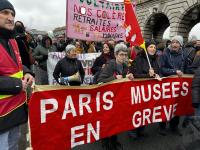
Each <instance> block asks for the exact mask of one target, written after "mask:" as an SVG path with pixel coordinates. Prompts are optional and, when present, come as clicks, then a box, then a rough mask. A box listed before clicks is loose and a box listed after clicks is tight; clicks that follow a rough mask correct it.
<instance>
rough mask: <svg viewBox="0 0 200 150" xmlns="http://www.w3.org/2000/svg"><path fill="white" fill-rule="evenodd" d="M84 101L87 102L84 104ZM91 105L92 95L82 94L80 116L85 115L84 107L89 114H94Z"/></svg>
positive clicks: (80, 96) (80, 97)
mask: <svg viewBox="0 0 200 150" xmlns="http://www.w3.org/2000/svg"><path fill="white" fill-rule="evenodd" d="M83 99H86V101H85V102H83ZM90 103H91V95H90V94H80V95H79V108H80V115H81V116H82V115H83V107H85V108H86V109H87V112H88V113H92V110H91V108H90V106H89V104H90Z"/></svg>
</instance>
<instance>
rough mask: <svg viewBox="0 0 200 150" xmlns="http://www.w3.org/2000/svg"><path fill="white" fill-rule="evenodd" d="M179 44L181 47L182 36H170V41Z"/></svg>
mask: <svg viewBox="0 0 200 150" xmlns="http://www.w3.org/2000/svg"><path fill="white" fill-rule="evenodd" d="M177 41H178V43H179V44H180V46H181V47H183V37H182V36H180V35H176V36H174V37H172V39H171V42H177Z"/></svg>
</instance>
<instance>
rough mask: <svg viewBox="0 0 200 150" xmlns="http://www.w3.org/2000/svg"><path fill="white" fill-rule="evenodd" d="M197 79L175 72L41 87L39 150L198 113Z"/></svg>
mask: <svg viewBox="0 0 200 150" xmlns="http://www.w3.org/2000/svg"><path fill="white" fill-rule="evenodd" d="M122 81H123V82H122ZM191 81H192V78H191V77H183V78H176V77H171V78H164V79H163V80H162V81H157V80H155V79H149V80H135V81H124V80H121V81H119V82H112V83H107V84H103V85H95V86H85V87H64V86H36V90H37V91H36V92H35V93H34V94H33V96H32V98H31V101H30V103H29V110H30V111H29V115H30V128H31V139H32V146H33V149H34V150H57V149H59V150H66V149H70V148H73V147H75V146H77V145H81V144H86V143H91V142H94V141H96V140H99V139H101V138H105V137H109V136H111V135H114V134H117V133H119V132H122V131H126V130H130V129H135V128H138V127H140V126H144V125H148V124H151V123H156V122H162V121H166V120H170V119H171V118H172V117H174V116H175V115H176V116H181V115H189V114H192V113H193V108H192V107H191Z"/></svg>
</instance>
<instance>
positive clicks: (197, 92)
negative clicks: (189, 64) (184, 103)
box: [192, 66, 200, 116]
mask: <svg viewBox="0 0 200 150" xmlns="http://www.w3.org/2000/svg"><path fill="white" fill-rule="evenodd" d="M192 105H193V107H194V108H195V110H196V111H195V113H196V115H198V116H200V66H199V67H198V68H197V69H196V70H195V74H194V78H193V80H192Z"/></svg>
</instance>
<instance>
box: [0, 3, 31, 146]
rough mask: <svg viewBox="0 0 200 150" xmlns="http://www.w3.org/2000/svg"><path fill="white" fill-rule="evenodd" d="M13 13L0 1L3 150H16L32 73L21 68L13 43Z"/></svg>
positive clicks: (16, 49) (0, 79) (1, 126)
mask: <svg viewBox="0 0 200 150" xmlns="http://www.w3.org/2000/svg"><path fill="white" fill-rule="evenodd" d="M14 19H15V10H14V7H13V5H12V4H11V3H10V2H9V1H7V0H0V55H1V58H0V66H1V67H0V84H1V86H0V101H1V105H0V110H1V111H0V141H1V142H0V143H1V148H0V149H3V150H10V149H14V150H18V141H19V139H20V135H21V134H20V127H21V126H20V125H21V124H23V123H26V122H27V118H28V113H27V104H26V95H25V90H26V87H27V86H28V85H31V83H32V81H33V80H34V79H33V76H32V75H31V74H32V73H31V71H30V70H29V69H27V68H26V67H25V66H23V65H22V64H21V58H20V55H19V49H18V46H17V44H16V41H15V39H14V34H13V33H14V32H13V31H14Z"/></svg>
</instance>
